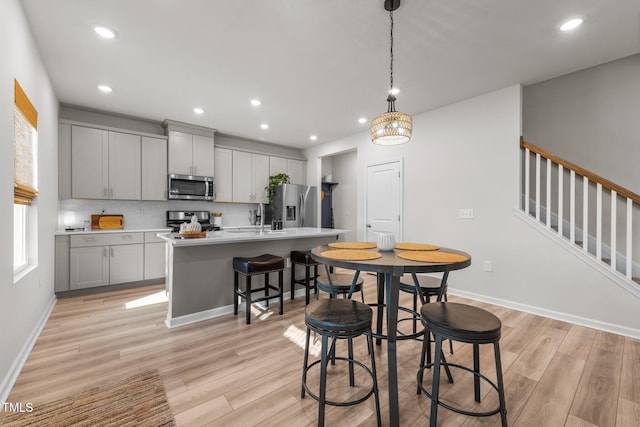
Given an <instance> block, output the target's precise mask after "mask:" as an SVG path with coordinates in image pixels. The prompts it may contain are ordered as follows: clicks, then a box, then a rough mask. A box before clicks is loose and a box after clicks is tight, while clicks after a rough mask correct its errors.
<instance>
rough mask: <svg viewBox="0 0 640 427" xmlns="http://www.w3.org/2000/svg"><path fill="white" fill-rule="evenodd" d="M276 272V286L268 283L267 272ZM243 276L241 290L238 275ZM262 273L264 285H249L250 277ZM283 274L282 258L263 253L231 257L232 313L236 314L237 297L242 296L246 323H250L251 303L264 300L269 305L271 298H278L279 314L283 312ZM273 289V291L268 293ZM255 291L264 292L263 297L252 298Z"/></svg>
mask: <svg viewBox="0 0 640 427" xmlns="http://www.w3.org/2000/svg"><path fill="white" fill-rule="evenodd" d="M274 272H278V287H275V286H273V285H270V284H269V273H274ZM239 274H242V275H244V276H245V278H246V280H245V290H244V291H243V290H241V289H240V288H239V286H238V275H239ZM258 274H264V286H262V287H259V288H252V287H251V277H252V276H255V275H258ZM283 274H284V258H282V257H279V256H276V255H271V254H264V255H260V256H256V257H234V258H233V314H238V297H240V298H244V300H245V303H246V307H245V308H246V310H245V311H246V314H245V316H246V323H247V325H248V324H250V323H251V303H253V302H258V301H265V302H266V305H267V306H268V305H269V300H270V299H271V298H278V301H279V303H280V315H281V316H282V313H283V306H284V304H283V296H284V291H283V289H282V287H283V283H284V280H283ZM270 290H273V291H275V293H272V294H271V295H270V294H269V291H270ZM255 292H264V296H263V297H258V298H252V297H251V294H252V293H255Z"/></svg>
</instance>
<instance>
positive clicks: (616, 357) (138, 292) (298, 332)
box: [8, 275, 640, 427]
mask: <svg viewBox="0 0 640 427" xmlns="http://www.w3.org/2000/svg"><path fill="white" fill-rule="evenodd" d="M364 277H365V280H366V284H365V288H366V297H367V299H368V300H371V301H375V280H374V276H370V275H365V276H364ZM163 290H164V287H163V286H151V287H145V288H138V289H135V290H126V291H119V292H113V293H108V294H100V295H94V296H87V297H77V298H72V299H63V300H60V301H58V303H57V304H56V307H55V308H54V310H53V313H52V314H51V317H50V319H49V321H48V322H47V325H46V326H45V328H44V330H43V332H42V334H41V336H40V338H39V339H38V341H37V343H36V345H35V347H34V349H33V351H32V353H31V355H30V356H29V358H28V361H27V363H26V365H25V367H24V369H23V371H22V373H21V374H20V376H19V378H18V380H17V382H16V384H15V386H14V388H13V391H12V393H11V395H10V396H9V399H8V401H9V402H32V403H33V404H34V407H35V408H36V410H37V406H38V403H41V402H45V401H49V400H53V399H57V398H61V397H64V396H66V395H69V394H71V393H74V392H78V391H80V390H84V389H88V388H91V387H95V386H98V385H101V384H105V383H108V382H112V381H115V380H118V379H121V378H124V377H127V376H130V375H133V374H135V373H138V372H141V371H144V370H148V369H158V370H159V371H160V374H161V377H162V379H163V381H164V384H165V388H166V391H167V395H168V400H169V404H170V406H171V409H172V411H173V414H174V416H175V419H176V422H177V424H178V425H180V426H198V425H212V426H253V425H259V426H304V425H314V424H315V423H316V416H317V403H316V402H315V401H314V400H312V399H311V398H309V397H307V398H305V399H301V398H300V379H301V369H302V356H303V348H302V345H303V341H304V314H303V313H304V298H300V297H297V298H296V299H295V301H286V303H285V314H284V316H278V315H277V304H272V305H270V306H269V310H267V311H262V312H260V311H261V310H260V309H259V308H258V307H256V311H257V312H258V315H257V316H254V320H253V323H252V324H251V325H250V326H246V325H245V324H244V315H239V316H237V317H235V316H233V315H227V316H223V317H220V318H217V319H214V320H210V321H205V322H201V323H198V324H195V325H190V326H184V327H181V328H176V329H171V330H170V329H167V328H166V327H165V325H164V323H163V321H164V319H165V316H166V303H156V304H150V305H146V306H140V307H137V308H126V304H127V303H131V302H133V301H137V300H139V299H141V298H144V297H147V296H150V295H153V294H157V293H159V292H162V291H163ZM230 291H231V288H230ZM450 300H451V301H460V302H466V303H470V304H473V305H477V306H480V307H482V308H485V309H488V310H489V311H491V312H493V313H494V314H496V315H497V316H499V317H500V318H501V319H502V322H503V335H502V339H501V341H500V344H501V354H502V363H503V372H504V378H505V389H506V396H507V409H508V419H509V424H510V425H512V426H592V425H595V426H620V427H621V426H637V425H640V342H639V341H637V340H633V339H629V338H624V337H621V336H617V335H613V334H609V333H604V332H599V331H596V330H593V329H588V328H584V327H580V326H575V325H571V324H568V323H563V322H560V321H556V320H551V319H547V318H543V317H538V316H534V315H531V314H527V313H523V312H519V311H514V310H509V309H506V308H502V307H497V306H491V305H489V304H484V303H477V302H473V301H469V300H464V299H462V298H456V297H451V298H450ZM401 301H402V302H403V303H404V305H406V306H409V305H410V303H409V301H410V296H409V295H403V296H402V298H401ZM271 310H273V311H271ZM403 324H404V325H405V326H403V327H409V326H410V325H409V322H403ZM356 344H357V348H356V355H357V357H359V358H361V359H363V360H367V353H366V349H365V341H364V338H363V339H359V340H356ZM483 347H486V348H484V349H483V350H482V351H481V360H482V361H481V367H482V368H483V369H485V368H486V372H488V375H489V376H490V377H495V370H494V369H493V366H494V365H493V363H494V362H493V357H492V352H491V347H490V346H483ZM419 349H420V347H419V343H417V342H415V341H403V342H400V343H398V364H399V385H400V387H399V388H400V412H401V419H400V424H401V425H403V426H413V425H426V424H427V423H428V412H429V411H428V409H429V404H428V400H427V398H426V396H417V395H416V393H415V375H416V369H417V366H418V362H419ZM338 351H339V352H342V354H344V350H343V349H342V348H341V347H339V348H338ZM375 353H376V363H377V368H378V376H379V381H380V388H381V404H382V415H383V425H388V415H387V411H386V409H385V407H386V406H387V392H386V383H387V376H386V345H385V343H384V342H383V344H382V346H381V347H377V348H376V350H375ZM447 356H448V359H449V361H453V362H458V363H462V364H467V365H468V364H469V363H470V358H471V349H470V348H469V345H465V344H458V343H456V345H455V349H454V355H453V356H451V355H448V354H447ZM344 371H345V369H344V367H343V366H342V365H341V364H340V363H338V364H337V365H336V367H335V369H334V371H333V373H334V376H335V375H337V374H338V373H344ZM427 372H430V371H427ZM467 375H468V374H466V373H464V372H462V371H459V370H454V376H455V378H456V382H455V384H453V385H449V384H448V383H446V382H443V383H442V387H441V390H442V393H443V397H444V398H445V399H447V400H449V401H450V402H455V403H456V404H458V405H461V406H464V407H470V408H471V407H473V406H474V403H473V397H472V394H473V392H472V388H471V378H470V377H469V376H467ZM426 376H428V375H426ZM312 377H313V375H312ZM343 379H344V378H340V379H338V380H335V379H334V380H332V381H331V383H330V388H329V390H330V391H329V392H330V393H333V396H334V397H335V396H337V398H341V397H345V396H346V394H347V393H350V392H351V391H350V390H349V387H345V383H344V381H342V380H343ZM356 380H357V382H358V385H359V386H364V385H366V380H364V379H362V378H361V377H360V376H358V377H357V378H356ZM425 382H426V383H427V384H428V383H429V382H430V381H425ZM313 383H314V378H310V384H313ZM358 391H361V390H360V388H359V387H357V388H356V392H358ZM482 391H483V395H484V396H485V398H484V399H483V402H482V404H481V405H482V407H486V408H488V407H489V406H491V405H493V404H495V402H496V398H495V396H494V395H495V393H494V392H492V391H491V389H490V388H489V387H487V386H483V388H482ZM373 407H374V406H373V400H372V399H369V400H368V401H366V402H365V403H362V404H360V405H358V406H356V407H351V408H335V407H329V408H328V410H327V425H328V426H356V425H357V426H373V425H375V414H374V411H373ZM438 418H439V420H438V421H439V424H440V425H445V426H458V425H464V426H474V425H478V424H481V425H499V424H500V421H499V416H497V415H496V416H492V417H489V418H484V419H476V418H468V417H464V416H460V415H458V414H454V413H452V412H449V411H447V410H444V409H441V410H440V412H439V417H438Z"/></svg>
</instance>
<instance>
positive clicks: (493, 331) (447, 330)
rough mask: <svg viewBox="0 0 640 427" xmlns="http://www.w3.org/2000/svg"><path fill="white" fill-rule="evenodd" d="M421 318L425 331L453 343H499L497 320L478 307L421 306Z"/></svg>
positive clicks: (499, 322) (439, 304) (445, 304)
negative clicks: (439, 335)
mask: <svg viewBox="0 0 640 427" xmlns="http://www.w3.org/2000/svg"><path fill="white" fill-rule="evenodd" d="M420 314H421V315H422V323H423V324H424V326H425V327H426V328H427V329H429V330H430V331H431V332H433V333H438V334H441V335H444V336H445V337H447V338H452V339H453V340H455V341H461V342H469V343H473V342H479V343H480V344H484V343H491V342H494V341H496V340H499V339H500V328H501V326H502V322H501V321H500V319H499V318H498V317H496V316H495V315H493V314H492V313H489V312H488V311H486V310H483V309H481V308H478V307H474V306H471V305H466V304H458V303H455V302H448V303H429V304H425V305H423V306H422V309H421V310H420Z"/></svg>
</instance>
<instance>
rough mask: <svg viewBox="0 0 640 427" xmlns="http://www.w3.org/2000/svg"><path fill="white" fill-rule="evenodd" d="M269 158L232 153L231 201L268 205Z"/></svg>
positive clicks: (244, 153) (245, 153) (251, 154)
mask: <svg viewBox="0 0 640 427" xmlns="http://www.w3.org/2000/svg"><path fill="white" fill-rule="evenodd" d="M268 183H269V156H265V155H262V154H253V153H247V152H244V151H233V184H232V185H233V201H234V202H244V203H269V199H268V197H267V192H266V190H265V187H266V186H267V185H268Z"/></svg>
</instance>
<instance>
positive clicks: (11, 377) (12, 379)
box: [0, 295, 57, 402]
mask: <svg viewBox="0 0 640 427" xmlns="http://www.w3.org/2000/svg"><path fill="white" fill-rule="evenodd" d="M56 301H57V298H56V296H55V295H53V296H52V297H51V301H49V305H48V306H47V308H46V309H45V311H44V313H43V314H42V317H40V320H38V323H36V326H35V327H34V328H33V330H32V331H31V333H30V334H29V336H28V337H27V340H26V341H25V343H24V345H23V346H22V349H20V352H19V353H18V355H17V356H16V358H15V359H14V360H13V363H12V364H11V367H10V368H9V371H8V372H7V375H6V376H5V377H4V378H3V379H2V383H0V402H6V401H7V399H8V397H9V393H11V389H12V388H13V385H14V384H15V383H16V380H17V379H18V375H20V372H22V368H23V367H24V364H25V363H26V362H27V358H28V357H29V353H31V350H32V349H33V346H34V345H35V344H36V341H37V340H38V337H39V336H40V333H41V332H42V330H43V329H44V326H45V325H46V324H47V321H48V320H49V316H50V315H51V312H52V311H53V307H55V305H56Z"/></svg>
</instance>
